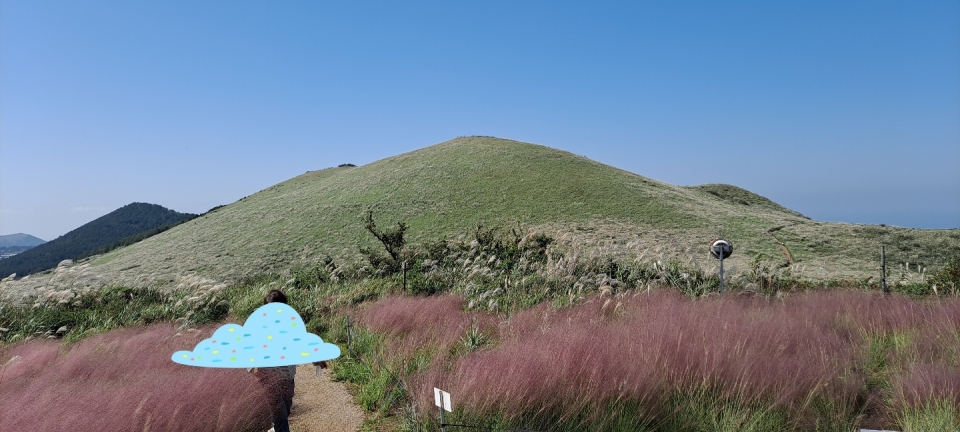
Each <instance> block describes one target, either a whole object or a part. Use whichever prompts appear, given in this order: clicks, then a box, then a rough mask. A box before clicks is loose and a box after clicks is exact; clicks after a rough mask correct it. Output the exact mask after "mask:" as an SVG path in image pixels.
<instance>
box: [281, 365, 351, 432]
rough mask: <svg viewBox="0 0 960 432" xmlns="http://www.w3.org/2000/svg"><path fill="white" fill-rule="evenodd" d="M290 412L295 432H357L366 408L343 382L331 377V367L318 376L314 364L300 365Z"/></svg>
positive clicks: (292, 427) (291, 428)
mask: <svg viewBox="0 0 960 432" xmlns="http://www.w3.org/2000/svg"><path fill="white" fill-rule="evenodd" d="M291 411H292V413H291V415H290V430H291V431H293V432H321V431H324V432H341V431H343V432H355V431H357V430H359V429H360V423H362V422H363V411H362V410H361V409H360V407H359V406H357V404H356V403H355V402H354V401H353V397H352V396H350V393H348V392H347V388H346V386H344V385H343V384H342V383H338V382H333V381H332V380H331V379H330V370H329V369H327V370H322V371H320V376H316V368H315V367H314V366H313V365H300V366H297V387H296V393H294V397H293V409H292V410H291Z"/></svg>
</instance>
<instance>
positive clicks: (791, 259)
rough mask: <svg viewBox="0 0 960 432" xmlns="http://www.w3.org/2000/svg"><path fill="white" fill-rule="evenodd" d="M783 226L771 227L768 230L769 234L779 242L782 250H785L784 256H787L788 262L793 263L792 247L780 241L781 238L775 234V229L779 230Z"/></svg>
mask: <svg viewBox="0 0 960 432" xmlns="http://www.w3.org/2000/svg"><path fill="white" fill-rule="evenodd" d="M781 228H783V227H778V228H774V229H771V230H769V231H767V235H768V236H770V237H771V238H772V239H773V241H775V242H777V244H778V245H780V250H781V251H783V256H785V257H786V258H787V264H790V265H793V264H794V263H793V255H791V254H790V249H787V245H786V244H785V243H783V242H782V241H780V239H778V238H777V237H776V236H775V235H773V231H776V230H779V229H781Z"/></svg>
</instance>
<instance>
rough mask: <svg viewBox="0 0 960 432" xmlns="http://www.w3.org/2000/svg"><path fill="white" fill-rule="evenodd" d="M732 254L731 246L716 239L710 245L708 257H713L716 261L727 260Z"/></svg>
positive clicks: (722, 240)
mask: <svg viewBox="0 0 960 432" xmlns="http://www.w3.org/2000/svg"><path fill="white" fill-rule="evenodd" d="M732 253H733V245H732V244H730V242H728V241H726V240H724V239H716V240H714V241H713V243H712V244H710V255H713V257H714V258H716V259H719V260H722V259H727V258H729V257H730V254H732Z"/></svg>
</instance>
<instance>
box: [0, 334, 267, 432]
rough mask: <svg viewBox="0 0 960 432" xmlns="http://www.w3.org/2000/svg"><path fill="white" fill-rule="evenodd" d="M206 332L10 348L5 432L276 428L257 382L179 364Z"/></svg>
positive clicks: (0, 390)
mask: <svg viewBox="0 0 960 432" xmlns="http://www.w3.org/2000/svg"><path fill="white" fill-rule="evenodd" d="M212 330H213V329H212V328H208V329H203V330H202V331H193V332H184V333H182V334H181V333H177V331H176V329H175V328H174V327H173V326H171V325H169V324H157V325H153V326H150V327H134V328H126V329H122V330H115V331H111V332H109V333H105V334H102V335H99V336H95V337H92V338H89V339H85V340H83V341H81V342H78V343H76V344H74V345H72V346H63V345H61V344H60V343H58V342H54V341H45V342H39V341H34V342H27V343H21V344H18V345H14V346H10V347H6V348H5V349H4V350H3V351H2V352H0V364H6V366H5V367H4V368H3V370H2V376H0V412H3V415H0V430H4V431H7V430H9V431H15V430H35V431H55V430H71V431H77V432H81V431H104V430H114V431H150V430H153V431H173V430H176V431H225V432H226V431H252V430H265V429H267V428H268V427H269V418H270V415H269V410H268V408H267V406H266V404H265V400H266V399H265V396H264V395H263V393H262V390H261V388H260V385H259V383H258V382H257V380H256V378H254V377H253V376H251V375H250V374H247V373H245V371H242V370H221V369H208V368H196V367H188V366H183V365H179V364H176V363H173V362H172V361H171V360H170V355H171V354H172V353H173V352H175V351H176V350H181V349H191V348H192V347H193V346H194V345H195V344H196V343H197V342H199V341H200V340H201V339H202V337H203V335H204V334H208V333H210V332H212Z"/></svg>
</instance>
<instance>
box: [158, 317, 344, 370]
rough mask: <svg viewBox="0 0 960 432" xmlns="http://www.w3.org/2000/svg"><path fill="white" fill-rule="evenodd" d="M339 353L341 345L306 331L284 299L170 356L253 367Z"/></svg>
mask: <svg viewBox="0 0 960 432" xmlns="http://www.w3.org/2000/svg"><path fill="white" fill-rule="evenodd" d="M337 357H340V347H338V346H336V345H334V344H332V343H326V342H324V341H323V339H320V336H317V335H315V334H313V333H307V329H306V328H305V326H304V324H303V319H302V318H300V314H298V313H297V311H295V310H294V309H293V308H292V307H290V306H288V305H286V304H284V303H269V304H265V305H263V306H260V308H259V309H257V310H256V311H254V312H253V314H251V315H250V317H249V318H247V321H246V322H245V323H244V324H243V325H242V326H240V325H237V324H225V325H223V326H221V327H220V328H218V329H217V330H216V331H215V332H213V336H212V337H211V338H209V339H204V340H203V341H201V342H200V343H199V344H197V346H196V347H195V348H194V349H193V351H177V352H175V353H173V356H172V357H171V359H172V360H173V361H174V362H175V363H180V364H184V365H188V366H203V367H215V368H254V367H271V366H289V365H297V364H303V363H311V362H317V361H321V360H330V359H335V358H337Z"/></svg>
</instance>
